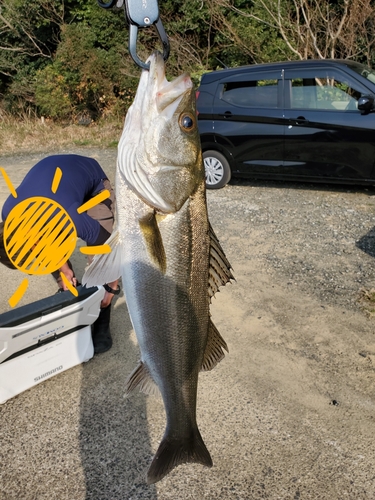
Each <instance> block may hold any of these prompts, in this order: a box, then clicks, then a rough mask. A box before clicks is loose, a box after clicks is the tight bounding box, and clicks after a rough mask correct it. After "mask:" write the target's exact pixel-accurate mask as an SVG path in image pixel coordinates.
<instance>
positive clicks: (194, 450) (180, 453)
mask: <svg viewBox="0 0 375 500" xmlns="http://www.w3.org/2000/svg"><path fill="white" fill-rule="evenodd" d="M184 463H198V464H202V465H206V466H207V467H212V459H211V455H210V453H209V451H208V450H207V448H206V445H205V444H204V442H203V439H202V436H201V435H200V432H199V430H198V428H193V429H192V433H191V435H190V436H189V437H187V438H185V439H177V438H173V437H170V436H168V435H166V436H164V438H163V440H162V442H161V443H160V446H159V448H158V451H157V452H156V454H155V456H154V459H153V460H152V463H151V465H150V468H149V470H148V473H147V484H154V483H157V482H158V481H160V480H161V479H163V477H165V476H166V475H167V474H168V473H169V472H171V470H172V469H174V468H175V467H177V466H178V465H181V464H184Z"/></svg>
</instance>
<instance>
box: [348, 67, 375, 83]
mask: <svg viewBox="0 0 375 500" xmlns="http://www.w3.org/2000/svg"><path fill="white" fill-rule="evenodd" d="M351 68H352V69H353V70H354V71H355V72H356V73H359V74H360V75H362V76H364V77H365V78H367V80H369V81H370V82H372V83H375V71H374V70H373V69H371V68H369V67H368V66H364V65H363V64H358V65H357V64H356V65H355V66H354V65H353V66H351Z"/></svg>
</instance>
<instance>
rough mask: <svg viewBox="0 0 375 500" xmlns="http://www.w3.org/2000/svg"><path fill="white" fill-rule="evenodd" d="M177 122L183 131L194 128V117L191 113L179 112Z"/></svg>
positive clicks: (189, 130)
mask: <svg viewBox="0 0 375 500" xmlns="http://www.w3.org/2000/svg"><path fill="white" fill-rule="evenodd" d="M179 124H180V128H181V129H182V130H183V131H184V132H191V131H192V130H193V129H195V117H194V116H193V115H192V114H191V113H181V115H180V118H179Z"/></svg>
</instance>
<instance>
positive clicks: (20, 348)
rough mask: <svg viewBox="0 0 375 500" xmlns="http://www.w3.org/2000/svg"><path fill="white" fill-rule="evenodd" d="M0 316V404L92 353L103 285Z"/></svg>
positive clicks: (49, 299)
mask: <svg viewBox="0 0 375 500" xmlns="http://www.w3.org/2000/svg"><path fill="white" fill-rule="evenodd" d="M77 290H78V296H77V297H75V296H74V295H72V294H71V293H70V292H63V293H58V294H56V295H53V296H52V297H48V298H46V299H42V300H39V301H37V302H33V303H32V304H28V305H26V306H23V307H19V308H17V309H14V310H13V311H9V312H6V313H4V314H1V315H0V403H4V402H5V401H7V400H8V399H10V398H12V397H14V396H16V395H17V394H19V393H21V392H23V391H25V390H26V389H29V388H30V387H33V386H34V385H36V384H39V383H40V382H43V381H44V380H47V379H48V378H50V377H53V376H54V375H57V374H58V373H61V372H63V371H65V370H67V369H68V368H72V367H73V366H75V365H78V364H80V363H82V362H84V361H88V360H89V359H91V358H92V357H93V355H94V347H93V343H92V338H91V325H92V323H94V321H95V320H96V319H97V317H98V316H99V312H100V302H101V300H102V298H103V297H104V292H105V291H104V288H103V287H92V288H84V287H81V286H79V287H78V288H77Z"/></svg>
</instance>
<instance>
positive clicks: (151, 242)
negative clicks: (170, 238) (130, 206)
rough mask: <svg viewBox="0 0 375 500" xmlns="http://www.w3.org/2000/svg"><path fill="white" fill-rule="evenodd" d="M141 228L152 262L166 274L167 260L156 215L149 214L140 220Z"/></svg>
mask: <svg viewBox="0 0 375 500" xmlns="http://www.w3.org/2000/svg"><path fill="white" fill-rule="evenodd" d="M139 227H140V228H141V231H142V234H143V238H144V240H145V243H146V248H147V252H148V254H149V257H150V259H151V261H152V262H153V263H154V264H155V265H156V266H157V267H158V268H159V269H160V271H161V272H162V273H163V274H165V271H166V270H167V258H166V255H165V250H164V244H163V239H162V237H161V234H160V229H159V226H158V223H157V220H156V216H155V213H149V214H147V215H146V216H144V217H142V218H141V219H139Z"/></svg>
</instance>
